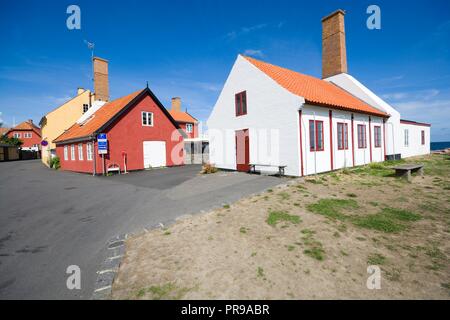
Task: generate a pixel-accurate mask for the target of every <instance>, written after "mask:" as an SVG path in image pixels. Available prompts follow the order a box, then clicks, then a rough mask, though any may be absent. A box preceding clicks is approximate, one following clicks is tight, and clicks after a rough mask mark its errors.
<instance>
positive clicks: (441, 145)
mask: <svg viewBox="0 0 450 320" xmlns="http://www.w3.org/2000/svg"><path fill="white" fill-rule="evenodd" d="M446 148H450V141H444V142H432V143H431V151H434V150H443V149H446Z"/></svg>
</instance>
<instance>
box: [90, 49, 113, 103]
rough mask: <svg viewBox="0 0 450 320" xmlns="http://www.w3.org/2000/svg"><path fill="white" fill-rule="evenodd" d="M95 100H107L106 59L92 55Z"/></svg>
mask: <svg viewBox="0 0 450 320" xmlns="http://www.w3.org/2000/svg"><path fill="white" fill-rule="evenodd" d="M92 63H93V64H94V91H95V100H101V101H109V80H108V60H105V59H102V58H99V57H94V58H93V61H92Z"/></svg>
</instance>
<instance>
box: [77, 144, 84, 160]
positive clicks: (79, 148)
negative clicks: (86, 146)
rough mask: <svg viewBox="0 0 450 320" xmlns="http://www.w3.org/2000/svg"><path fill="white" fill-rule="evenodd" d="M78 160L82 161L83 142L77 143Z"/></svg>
mask: <svg viewBox="0 0 450 320" xmlns="http://www.w3.org/2000/svg"><path fill="white" fill-rule="evenodd" d="M78 160H80V161H83V160H84V159H83V144H82V143H79V144H78Z"/></svg>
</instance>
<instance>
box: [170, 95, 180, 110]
mask: <svg viewBox="0 0 450 320" xmlns="http://www.w3.org/2000/svg"><path fill="white" fill-rule="evenodd" d="M172 110H174V111H181V98H179V97H175V98H172Z"/></svg>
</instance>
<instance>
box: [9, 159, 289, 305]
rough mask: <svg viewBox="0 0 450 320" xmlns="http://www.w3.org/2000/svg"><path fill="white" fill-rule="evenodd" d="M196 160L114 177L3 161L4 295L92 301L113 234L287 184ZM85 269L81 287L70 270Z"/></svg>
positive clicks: (36, 162)
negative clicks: (71, 282)
mask: <svg viewBox="0 0 450 320" xmlns="http://www.w3.org/2000/svg"><path fill="white" fill-rule="evenodd" d="M199 171H200V166H196V165H191V166H184V167H176V168H166V169H159V170H153V171H142V172H135V173H130V174H128V175H121V176H113V177H93V176H90V175H85V174H77V173H70V172H61V171H53V170H50V169H47V168H45V167H44V166H43V165H42V164H41V163H40V161H39V160H34V161H21V162H7V163H0V299H89V298H90V297H91V295H92V291H93V287H94V283H95V280H96V276H97V275H96V271H97V270H98V268H99V266H100V264H101V262H102V261H103V259H104V258H105V256H106V243H107V242H108V240H109V239H111V238H113V237H115V236H117V235H119V234H124V233H130V232H135V231H138V230H141V229H142V228H144V227H151V226H154V225H156V224H158V223H160V222H162V223H167V222H170V221H173V220H174V219H175V218H177V217H179V216H181V215H185V214H194V213H197V212H200V211H201V210H209V209H211V208H213V207H216V206H221V205H222V204H223V203H230V202H233V201H236V200H238V199H239V198H241V197H243V196H246V195H249V194H252V193H256V192H260V191H263V190H265V189H267V188H270V187H272V186H275V185H277V184H279V183H282V182H284V180H283V179H282V180H280V179H279V178H275V177H265V176H255V175H247V174H242V173H236V172H220V173H217V174H214V175H199V174H198V172H199ZM69 265H78V266H79V267H80V268H81V290H72V291H71V290H68V289H67V287H66V279H67V276H68V275H67V274H66V269H67V267H68V266H69Z"/></svg>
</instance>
